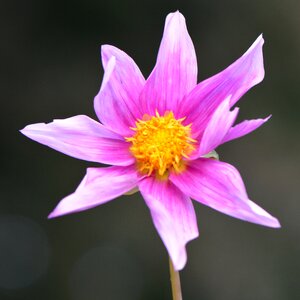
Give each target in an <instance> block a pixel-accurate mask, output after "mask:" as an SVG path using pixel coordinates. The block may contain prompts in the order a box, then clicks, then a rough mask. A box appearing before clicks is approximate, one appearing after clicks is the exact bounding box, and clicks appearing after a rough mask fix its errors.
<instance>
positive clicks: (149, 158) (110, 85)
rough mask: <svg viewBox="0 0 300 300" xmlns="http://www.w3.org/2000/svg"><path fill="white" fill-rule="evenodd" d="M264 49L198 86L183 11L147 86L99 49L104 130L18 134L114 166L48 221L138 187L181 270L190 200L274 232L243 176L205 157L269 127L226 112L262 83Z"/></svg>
mask: <svg viewBox="0 0 300 300" xmlns="http://www.w3.org/2000/svg"><path fill="white" fill-rule="evenodd" d="M263 42H264V41H263V38H262V36H259V37H258V38H257V40H256V41H255V42H254V43H253V45H252V46H251V47H250V48H249V49H248V51H247V52H246V53H245V54H244V55H242V56H241V57H240V58H239V59H238V60H237V61H235V62H234V63H233V64H232V65H230V66H229V67H228V68H226V69H225V70H224V71H222V72H220V73H218V74H216V75H215V76H213V77H211V78H208V79H206V80H204V81H203V82H200V83H199V84H197V61H196V54H195V50H194V46H193V43H192V40H191V38H190V36H189V34H188V31H187V28H186V24H185V19H184V17H183V15H181V14H180V13H179V12H175V13H171V14H169V15H168V16H167V18H166V23H165V28H164V34H163V38H162V41H161V45H160V48H159V52H158V57H157V61H156V65H155V67H154V69H153V71H152V73H151V74H150V76H149V77H148V78H147V79H146V80H145V79H144V77H143V75H142V74H141V72H140V70H139V68H138V67H137V65H136V64H135V62H134V61H133V60H132V59H131V58H130V57H129V56H128V55H127V54H126V53H124V52H123V51H121V50H119V49H118V48H116V47H113V46H109V45H104V46H102V49H101V53H102V62H103V67H104V71H105V73H104V78H103V82H102V85H101V88H100V91H99V93H98V95H97V96H96V97H95V100H94V107H95V111H96V114H97V116H98V118H99V120H100V122H101V123H99V122H97V121H94V120H92V119H90V118H89V117H87V116H84V115H79V116H75V117H71V118H67V119H64V120H54V121H53V122H51V123H49V124H45V123H38V124H33V125H29V126H26V127H25V128H24V129H23V130H22V131H21V132H22V133H23V134H25V135H26V136H28V137H29V138H31V139H33V140H35V141H38V142H40V143H42V144H44V145H47V146H49V147H51V148H54V149H56V150H58V151H60V152H63V153H65V154H67V155H70V156H73V157H76V158H79V159H84V160H87V161H93V162H99V163H102V164H109V165H112V166H111V167H106V168H88V169H87V174H86V176H85V177H84V178H83V180H82V182H81V183H80V185H79V186H78V188H77V189H76V191H75V192H74V193H73V194H71V195H69V196H67V197H66V198H64V199H63V200H61V202H60V203H59V204H58V206H57V207H56V208H55V209H54V211H53V212H52V213H51V214H50V215H49V217H50V218H52V217H57V216H61V215H65V214H69V213H73V212H78V211H82V210H86V209H89V208H92V207H95V206H97V205H100V204H103V203H105V202H107V201H110V200H112V199H114V198H116V197H118V196H120V195H122V194H124V193H127V192H129V191H131V190H133V189H134V188H138V189H139V191H140V192H141V194H142V196H143V198H144V199H145V202H146V204H147V206H148V207H149V209H150V213H151V216H152V219H153V222H154V225H155V227H156V229H157V231H158V233H159V235H160V236H161V238H162V240H163V242H164V244H165V246H166V248H167V250H168V252H169V255H170V257H171V259H172V261H173V264H174V266H175V268H176V269H177V270H179V269H182V268H183V267H184V265H185V263H186V250H185V245H186V243H187V242H189V241H190V240H192V239H194V238H196V237H197V236H198V227H197V222H196V217H195V212H194V208H193V204H192V202H191V198H193V199H194V200H195V201H197V202H200V203H202V204H205V205H207V206H210V207H212V208H214V209H216V210H218V211H220V212H223V213H225V214H228V215H230V216H233V217H236V218H239V219H242V220H245V221H250V222H253V223H257V224H261V225H265V226H270V227H280V224H279V222H278V221H277V219H275V218H274V217H272V216H271V215H270V214H268V213H267V212H266V211H265V210H263V209H262V208H260V207H259V206H257V205H256V204H255V203H253V202H252V201H251V200H249V198H248V195H247V193H246V189H245V187H244V184H243V181H242V179H241V176H240V174H239V172H238V171H237V170H236V169H235V168H234V167H233V166H231V165H230V164H227V163H225V162H221V161H218V160H216V159H215V158H214V157H213V155H210V153H212V151H214V150H215V149H216V148H217V147H218V146H219V145H221V144H223V143H225V142H228V141H230V140H233V139H236V138H239V137H241V136H244V135H246V134H248V133H250V132H252V131H253V130H255V129H257V128H258V127H260V126H261V125H262V124H264V123H265V122H266V121H267V120H268V119H269V118H265V119H255V120H246V121H244V122H241V123H239V124H237V125H233V124H234V122H235V119H236V116H237V114H238V108H234V109H233V110H231V108H232V107H233V106H234V104H235V103H236V102H237V101H238V100H239V99H240V97H241V96H242V95H243V94H244V93H246V92H247V90H248V89H250V88H251V87H252V86H254V85H256V84H258V83H259V82H260V81H261V80H262V79H263V77H264V68H263V56H262V46H263Z"/></svg>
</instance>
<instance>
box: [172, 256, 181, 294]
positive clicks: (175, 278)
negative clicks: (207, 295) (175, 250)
mask: <svg viewBox="0 0 300 300" xmlns="http://www.w3.org/2000/svg"><path fill="white" fill-rule="evenodd" d="M169 265H170V280H171V286H172V295H173V300H182V295H181V285H180V277H179V272H178V271H175V269H174V266H173V263H172V260H171V258H169Z"/></svg>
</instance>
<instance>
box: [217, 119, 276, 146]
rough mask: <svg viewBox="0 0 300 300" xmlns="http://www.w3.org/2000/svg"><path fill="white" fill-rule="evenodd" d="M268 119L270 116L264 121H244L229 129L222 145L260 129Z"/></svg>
mask: <svg viewBox="0 0 300 300" xmlns="http://www.w3.org/2000/svg"><path fill="white" fill-rule="evenodd" d="M270 118H271V116H269V117H267V118H265V119H255V120H245V121H243V122H241V123H239V124H237V125H235V126H234V127H232V128H230V130H229V131H228V133H227V134H226V135H225V137H224V138H223V140H222V143H226V142H229V141H231V140H235V139H237V138H240V137H242V136H244V135H246V134H248V133H250V132H252V131H254V130H256V129H257V128H258V127H260V126H261V125H263V124H264V123H265V122H267V121H268V120H269V119H270Z"/></svg>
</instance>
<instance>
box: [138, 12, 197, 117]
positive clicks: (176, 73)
mask: <svg viewBox="0 0 300 300" xmlns="http://www.w3.org/2000/svg"><path fill="white" fill-rule="evenodd" d="M196 83H197V58H196V54H195V49H194V45H193V42H192V40H191V38H190V36H189V33H188V31H187V28H186V23H185V18H184V16H183V15H182V14H181V13H179V12H178V11H177V12H175V13H171V14H169V15H168V16H167V18H166V22H165V28H164V33H163V38H162V41H161V44H160V48H159V52H158V56H157V61H156V65H155V67H154V69H153V71H152V73H151V74H150V76H149V78H148V79H147V81H146V84H145V87H144V89H143V91H142V94H141V105H142V107H143V111H144V113H147V114H150V115H154V114H155V111H156V109H157V110H158V112H159V113H160V114H162V115H163V114H164V113H165V111H167V110H168V111H173V112H174V113H175V115H176V110H177V106H178V104H179V102H180V101H181V99H182V98H183V97H184V95H186V94H187V93H188V92H189V91H191V90H192V89H193V88H194V87H195V86H196Z"/></svg>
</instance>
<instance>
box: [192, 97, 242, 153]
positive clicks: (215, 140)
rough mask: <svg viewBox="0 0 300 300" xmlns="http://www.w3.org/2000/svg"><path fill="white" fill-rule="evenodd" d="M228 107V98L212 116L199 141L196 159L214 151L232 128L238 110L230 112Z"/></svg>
mask: <svg viewBox="0 0 300 300" xmlns="http://www.w3.org/2000/svg"><path fill="white" fill-rule="evenodd" d="M229 105H230V97H228V98H227V99H226V100H225V101H224V102H222V103H221V104H220V106H219V107H218V108H217V109H216V111H215V112H214V114H213V115H212V118H211V119H210V121H209V122H208V124H207V127H206V128H205V131H204V133H203V136H202V139H201V141H200V146H199V149H198V151H197V157H199V156H202V155H205V154H207V153H209V152H211V151H212V150H214V149H216V148H217V147H218V146H219V144H220V143H221V142H222V140H223V139H224V137H225V136H226V134H227V133H228V131H229V129H230V128H231V127H232V124H233V123H234V121H235V119H236V116H237V114H238V108H235V109H234V110H233V111H230V106H229ZM194 156H195V155H194Z"/></svg>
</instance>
